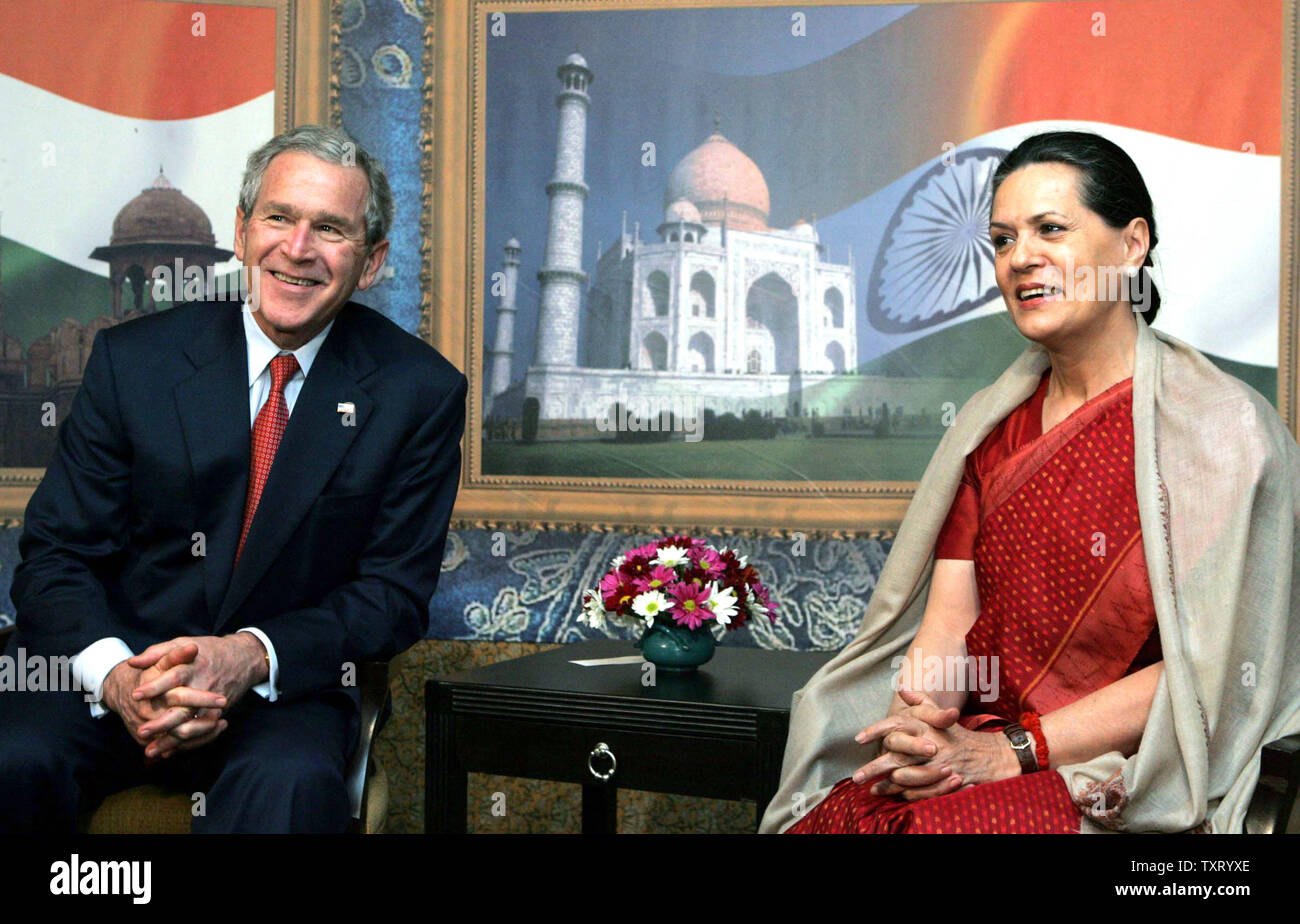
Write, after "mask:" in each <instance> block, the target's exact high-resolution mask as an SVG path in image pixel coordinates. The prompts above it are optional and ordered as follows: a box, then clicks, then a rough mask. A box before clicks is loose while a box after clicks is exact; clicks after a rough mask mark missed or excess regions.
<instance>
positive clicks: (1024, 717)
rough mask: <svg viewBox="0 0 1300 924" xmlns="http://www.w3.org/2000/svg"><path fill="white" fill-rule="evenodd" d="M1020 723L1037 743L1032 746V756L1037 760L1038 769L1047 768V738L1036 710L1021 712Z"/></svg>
mask: <svg viewBox="0 0 1300 924" xmlns="http://www.w3.org/2000/svg"><path fill="white" fill-rule="evenodd" d="M1020 724H1021V725H1023V726H1024V727H1025V731H1027V732H1029V734H1031V735H1033V736H1034V742H1035V744H1036V745H1037V747H1035V748H1034V757H1035V758H1036V759H1037V760H1038V769H1039V770H1046V769H1047V768H1048V754H1047V738H1046V737H1044V735H1043V724H1042V720H1041V719H1040V718H1039V715H1038V713H1037V712H1022V713H1021V714H1020Z"/></svg>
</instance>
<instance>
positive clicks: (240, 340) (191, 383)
mask: <svg viewBox="0 0 1300 924" xmlns="http://www.w3.org/2000/svg"><path fill="white" fill-rule="evenodd" d="M241 310H242V309H240V308H239V307H238V306H231V305H230V304H228V303H226V304H222V303H217V304H214V305H212V307H211V311H212V319H211V322H210V323H209V325H208V326H207V327H206V328H204V330H203V332H202V333H201V335H200V336H198V337H196V338H195V339H194V340H193V341H192V342H191V343H190V344H187V345H186V347H185V354H186V356H187V357H188V358H189V360H190V362H192V363H193V364H194V366H195V371H194V374H193V375H192V376H190V377H189V378H188V379H184V380H182V381H181V382H178V383H177V384H176V385H175V386H173V388H172V396H173V400H175V402H176V410H177V413H178V414H179V416H180V421H181V429H182V431H183V433H184V438H185V449H186V451H187V452H188V454H189V459H190V474H191V479H192V481H191V486H190V492H191V497H193V498H194V503H195V513H196V518H197V519H196V523H195V526H194V529H195V531H197V532H201V533H202V534H203V543H204V555H203V590H204V597H205V599H206V601H207V605H208V613H209V615H210V616H212V617H215V616H216V614H217V612H218V610H219V609H220V607H221V598H222V596H223V595H224V594H225V592H226V587H227V585H228V584H229V583H230V569H231V567H232V566H233V564H234V560H235V547H236V545H237V544H238V542H239V530H240V527H241V526H242V525H243V523H242V521H243V513H244V495H245V494H246V493H247V491H248V460H249V418H248V347H247V344H246V343H245V340H244V330H243V321H242V319H241V318H240V312H241Z"/></svg>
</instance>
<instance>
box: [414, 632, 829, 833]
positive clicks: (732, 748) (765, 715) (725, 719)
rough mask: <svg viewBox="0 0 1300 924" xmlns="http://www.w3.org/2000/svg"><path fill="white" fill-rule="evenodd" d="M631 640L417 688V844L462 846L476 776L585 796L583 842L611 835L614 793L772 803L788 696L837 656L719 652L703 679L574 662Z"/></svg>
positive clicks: (613, 652)
mask: <svg viewBox="0 0 1300 924" xmlns="http://www.w3.org/2000/svg"><path fill="white" fill-rule="evenodd" d="M637 653H638V652H637V650H636V649H634V648H633V647H632V642H631V641H630V640H617V639H599V640H596V641H589V642H579V643H577V644H573V645H565V646H563V647H562V648H558V649H554V650H552V651H546V652H542V653H540V654H535V655H530V656H529V657H526V658H519V659H516V660H514V661H503V662H500V663H498V664H489V665H485V666H484V667H479V668H475V669H473V670H469V671H462V672H461V673H458V674H452V675H451V676H449V677H443V678H439V679H436V680H430V681H429V682H428V684H427V685H426V686H425V722H426V731H427V736H426V739H425V740H426V744H425V747H426V752H425V792H424V800H425V801H424V812H425V831H427V832H430V833H461V834H463V833H464V832H465V815H466V786H467V778H468V775H469V774H470V773H472V772H473V773H493V774H500V775H503V776H522V777H531V778H534V779H544V780H554V781H557V782H565V783H581V784H582V830H583V833H614V831H615V827H616V823H617V796H618V788H619V787H624V788H627V789H642V790H649V791H651V792H669V793H678V794H682V795H692V796H703V797H708V798H714V799H753V800H754V801H755V803H756V807H757V813H756V819H755V825H756V826H757V822H758V820H759V819H761V818H762V815H763V811H764V810H765V809H766V808H767V804H768V802H770V801H771V799H772V797H773V795H775V793H776V788H777V783H778V781H779V777H780V773H781V758H782V755H783V753H784V750H785V738H786V730H787V729H788V727H789V722H790V696H791V694H793V693H794V691H795V690H797V689H799V688H800V687H801V686H803V685H804V683H805V682H806V681H807V680H808V678H809V677H811V676H812V675H813V673H815V672H816V670H817V669H818V668H819V667H821V665H822V664H824V663H825V662H826V661H828V660H829V659H830V657H831V654H832V653H831V652H792V651H765V650H761V649H756V648H739V647H727V646H725V645H719V646H718V650H717V653H716V654H715V655H714V656H713V660H711V661H710V662H709V663H708V664H705V665H704V666H703V667H701V668H700V669H699V670H698V672H695V673H692V674H686V675H673V674H670V673H668V672H666V671H657V672H656V673H655V676H654V681H655V682H654V684H653V685H646V683H645V681H646V679H647V676H646V671H645V667H644V665H643V664H617V665H600V666H595V667H581V666H579V665H576V664H571V663H570V662H571V661H574V660H588V659H595V658H612V657H619V656H628V655H636V654H637Z"/></svg>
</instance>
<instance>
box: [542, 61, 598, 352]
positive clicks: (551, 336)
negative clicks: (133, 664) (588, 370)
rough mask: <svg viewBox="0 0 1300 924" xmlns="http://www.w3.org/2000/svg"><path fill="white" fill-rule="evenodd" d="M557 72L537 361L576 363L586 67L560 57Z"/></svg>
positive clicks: (581, 282)
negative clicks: (556, 131) (554, 139)
mask: <svg viewBox="0 0 1300 924" xmlns="http://www.w3.org/2000/svg"><path fill="white" fill-rule="evenodd" d="M556 74H557V75H558V76H559V78H560V82H561V83H562V84H564V89H563V90H561V91H560V94H559V96H557V97H556V98H555V105H556V106H557V107H559V110H560V131H559V138H558V140H557V142H556V146H555V174H554V175H553V176H552V178H551V182H549V183H547V184H546V195H547V196H549V197H550V199H551V208H550V214H549V215H548V217H547V222H546V253H545V254H543V256H542V268H541V269H540V270H538V271H537V278H538V280H539V281H540V282H541V284H542V295H541V308H540V309H539V312H538V318H537V365H539V366H576V365H577V364H578V309H579V306H580V304H581V300H582V289H583V287H584V286H585V284H586V282H587V274H586V273H584V272H583V271H582V209H583V204H584V202H585V201H586V198H587V184H586V183H585V182H583V179H582V177H583V171H584V167H585V160H586V152H587V107H588V106H589V105H591V97H589V96H588V95H587V87H588V86H589V85H590V84H591V81H592V76H591V71H590V70H588V69H587V62H586V60H585V59H584V58H583V57H582V55H580V54H578V53H577V52H574V53H573V54H571V55H569V56H568V57H567V58H565V59H564V63H563V64H561V65H560V67H559V69H558V70H557V71H556Z"/></svg>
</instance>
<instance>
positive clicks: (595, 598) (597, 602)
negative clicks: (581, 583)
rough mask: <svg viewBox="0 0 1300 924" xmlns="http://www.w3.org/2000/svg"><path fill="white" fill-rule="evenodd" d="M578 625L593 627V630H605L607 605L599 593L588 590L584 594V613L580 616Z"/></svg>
mask: <svg viewBox="0 0 1300 924" xmlns="http://www.w3.org/2000/svg"><path fill="white" fill-rule="evenodd" d="M578 623H579V624H580V625H584V626H591V627H592V628H593V629H603V628H605V604H604V603H603V602H602V601H601V599H600V594H599V593H598V592H597V591H594V590H588V591H586V592H585V593H583V595H582V612H581V613H579V614H578Z"/></svg>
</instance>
